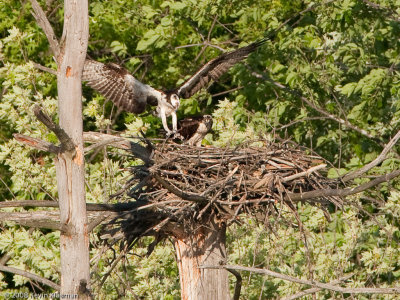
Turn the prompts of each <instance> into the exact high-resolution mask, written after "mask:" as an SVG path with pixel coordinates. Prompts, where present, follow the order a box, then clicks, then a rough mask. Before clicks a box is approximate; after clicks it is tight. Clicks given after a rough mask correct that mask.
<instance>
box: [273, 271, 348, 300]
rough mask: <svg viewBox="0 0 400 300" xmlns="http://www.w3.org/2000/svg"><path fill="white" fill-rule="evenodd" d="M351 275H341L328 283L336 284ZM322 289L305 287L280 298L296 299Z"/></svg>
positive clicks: (283, 299) (285, 299)
mask: <svg viewBox="0 0 400 300" xmlns="http://www.w3.org/2000/svg"><path fill="white" fill-rule="evenodd" d="M353 275H354V274H349V275H347V276H343V277H341V278H339V279H338V280H334V281H332V282H330V283H329V284H332V285H337V284H339V283H341V282H342V281H345V280H347V279H350V278H351V277H352V276H353ZM322 290H323V289H322V288H311V289H307V290H304V291H301V292H298V293H296V294H294V295H291V296H288V297H284V298H282V299H281V300H295V299H298V298H300V297H303V296H306V295H310V294H314V293H316V292H319V291H322Z"/></svg>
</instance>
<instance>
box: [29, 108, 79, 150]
mask: <svg viewBox="0 0 400 300" xmlns="http://www.w3.org/2000/svg"><path fill="white" fill-rule="evenodd" d="M33 113H34V114H35V116H36V118H38V120H39V121H40V122H42V123H43V124H44V125H45V126H46V127H47V128H48V129H49V130H51V131H53V132H54V133H55V135H56V136H57V137H58V139H59V140H60V142H61V148H62V150H66V151H71V152H72V151H75V144H74V142H73V141H72V139H71V138H70V137H69V136H68V134H67V133H66V132H65V131H64V129H62V128H61V127H60V126H59V125H58V124H55V123H54V122H53V120H52V119H51V118H50V117H49V116H48V115H46V114H45V113H44V112H43V111H42V109H41V108H40V107H39V106H38V105H35V107H34V108H33Z"/></svg>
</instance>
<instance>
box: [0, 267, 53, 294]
mask: <svg viewBox="0 0 400 300" xmlns="http://www.w3.org/2000/svg"><path fill="white" fill-rule="evenodd" d="M0 271H2V272H8V273H12V274H16V275H20V276H24V277H26V278H29V279H32V280H34V281H37V282H40V283H43V284H45V285H48V286H49V287H51V288H53V289H55V290H56V291H59V290H60V286H59V285H58V284H56V283H54V282H53V281H51V280H48V279H47V278H43V277H40V276H38V275H36V274H33V273H30V272H27V271H23V270H20V269H17V268H12V267H7V266H4V265H0Z"/></svg>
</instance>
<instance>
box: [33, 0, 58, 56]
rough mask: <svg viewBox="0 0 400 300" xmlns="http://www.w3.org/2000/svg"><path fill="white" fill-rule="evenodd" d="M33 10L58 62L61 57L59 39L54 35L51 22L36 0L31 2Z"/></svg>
mask: <svg viewBox="0 0 400 300" xmlns="http://www.w3.org/2000/svg"><path fill="white" fill-rule="evenodd" d="M30 1H31V4H32V8H33V12H32V15H33V17H34V18H35V19H36V22H37V23H38V24H39V26H40V27H41V28H42V29H43V31H44V34H45V35H46V37H47V40H48V41H49V44H50V48H51V51H52V52H53V55H54V57H55V58H56V60H57V61H58V57H59V55H60V45H59V43H58V39H57V37H56V35H55V34H54V30H53V28H52V27H51V24H50V22H49V20H48V19H47V17H46V14H45V13H44V11H43V9H42V8H41V7H40V5H39V3H38V2H37V1H36V0H30Z"/></svg>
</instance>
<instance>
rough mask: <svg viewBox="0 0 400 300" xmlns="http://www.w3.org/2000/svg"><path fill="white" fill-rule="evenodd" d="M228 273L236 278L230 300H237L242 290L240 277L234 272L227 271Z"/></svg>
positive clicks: (231, 270)
mask: <svg viewBox="0 0 400 300" xmlns="http://www.w3.org/2000/svg"><path fill="white" fill-rule="evenodd" d="M228 271H229V272H230V273H232V274H233V275H234V276H235V277H236V284H235V292H234V294H233V297H232V300H239V298H240V290H241V289H242V276H241V275H240V273H239V272H238V271H236V270H233V269H228Z"/></svg>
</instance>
